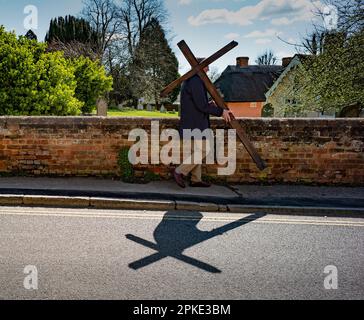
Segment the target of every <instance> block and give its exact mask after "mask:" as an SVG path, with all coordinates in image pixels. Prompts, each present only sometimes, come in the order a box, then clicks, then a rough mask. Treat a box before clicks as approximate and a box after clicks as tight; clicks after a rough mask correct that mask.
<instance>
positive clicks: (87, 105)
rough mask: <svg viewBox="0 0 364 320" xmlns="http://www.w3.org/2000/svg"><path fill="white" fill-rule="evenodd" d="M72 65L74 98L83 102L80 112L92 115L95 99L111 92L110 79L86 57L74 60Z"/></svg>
mask: <svg viewBox="0 0 364 320" xmlns="http://www.w3.org/2000/svg"><path fill="white" fill-rule="evenodd" d="M73 65H74V67H75V76H76V81H77V87H76V97H77V99H78V100H80V101H82V102H84V105H83V107H82V112H83V113H92V111H93V110H94V109H95V107H96V101H97V99H98V98H99V97H101V96H102V95H104V94H105V93H106V92H109V91H111V90H112V85H113V80H112V77H108V76H107V75H106V73H105V69H104V67H103V66H101V65H100V64H99V63H98V61H92V60H91V59H89V58H86V57H82V56H81V57H79V58H77V59H74V60H73Z"/></svg>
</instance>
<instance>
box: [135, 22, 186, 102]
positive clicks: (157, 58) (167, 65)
mask: <svg viewBox="0 0 364 320" xmlns="http://www.w3.org/2000/svg"><path fill="white" fill-rule="evenodd" d="M178 77H179V74H178V60H177V58H176V56H175V54H174V53H173V51H172V49H171V48H170V46H169V44H168V41H167V39H166V37H165V32H164V30H163V28H162V27H161V25H160V23H159V21H158V20H157V19H154V18H153V19H152V20H151V21H150V22H149V23H148V24H147V25H146V26H145V27H144V29H143V31H142V33H141V37H140V41H139V43H138V46H137V47H136V50H135V56H134V59H133V63H132V65H131V85H132V91H133V95H134V97H135V98H140V97H144V98H147V99H149V100H154V101H155V104H156V105H157V106H159V105H160V103H161V102H162V101H161V100H160V92H161V91H162V89H163V88H164V87H165V86H166V85H168V84H169V83H170V82H172V81H173V80H175V79H176V78H178ZM179 91H180V88H177V89H176V90H174V91H173V92H172V93H171V94H170V96H169V97H168V99H167V101H166V102H172V103H173V102H174V101H175V100H176V99H177V97H178V94H179Z"/></svg>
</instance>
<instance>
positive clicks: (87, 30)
mask: <svg viewBox="0 0 364 320" xmlns="http://www.w3.org/2000/svg"><path fill="white" fill-rule="evenodd" d="M97 39H98V34H97V32H95V31H94V30H93V29H92V28H91V26H90V23H89V22H87V21H86V20H85V19H80V18H76V17H74V16H66V17H58V18H55V19H52V20H51V22H50V25H49V30H48V32H47V35H46V38H45V41H46V42H48V43H51V42H52V41H59V42H62V43H64V44H67V43H72V42H75V41H77V42H80V43H84V44H93V45H96V44H97Z"/></svg>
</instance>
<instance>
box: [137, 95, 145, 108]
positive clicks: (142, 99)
mask: <svg viewBox="0 0 364 320" xmlns="http://www.w3.org/2000/svg"><path fill="white" fill-rule="evenodd" d="M143 103H144V98H140V99H139V100H138V107H137V109H138V110H144V106H143Z"/></svg>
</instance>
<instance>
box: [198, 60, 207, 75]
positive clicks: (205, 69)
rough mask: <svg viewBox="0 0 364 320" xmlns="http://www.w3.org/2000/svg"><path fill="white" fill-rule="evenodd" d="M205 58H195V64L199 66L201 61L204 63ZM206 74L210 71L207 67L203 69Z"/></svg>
mask: <svg viewBox="0 0 364 320" xmlns="http://www.w3.org/2000/svg"><path fill="white" fill-rule="evenodd" d="M205 59H206V58H197V62H198V63H199V64H200V63H201V62H202V61H204V60H205ZM203 71H205V72H206V73H207V72H209V71H210V68H209V66H207V67H206V68H204V69H203Z"/></svg>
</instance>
